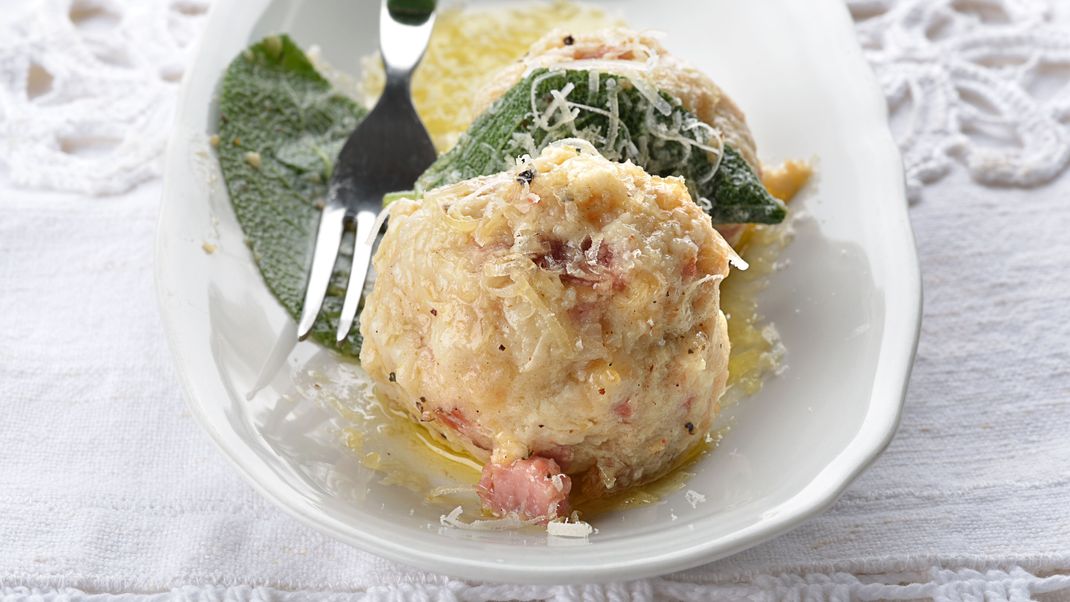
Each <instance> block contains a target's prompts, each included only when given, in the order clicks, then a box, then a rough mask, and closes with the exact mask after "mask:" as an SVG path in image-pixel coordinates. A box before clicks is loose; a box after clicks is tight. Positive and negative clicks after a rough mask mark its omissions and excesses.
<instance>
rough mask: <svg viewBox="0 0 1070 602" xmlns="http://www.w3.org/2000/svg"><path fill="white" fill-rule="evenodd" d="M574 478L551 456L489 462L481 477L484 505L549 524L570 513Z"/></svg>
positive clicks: (481, 492) (498, 512) (481, 495)
mask: <svg viewBox="0 0 1070 602" xmlns="http://www.w3.org/2000/svg"><path fill="white" fill-rule="evenodd" d="M571 490H572V481H571V480H570V479H569V478H568V475H566V474H564V473H562V472H561V468H560V467H559V466H558V465H557V462H555V461H553V460H552V459H550V458H543V457H540V456H532V457H530V458H528V459H526V460H516V461H514V462H513V463H512V464H509V465H508V466H502V465H499V464H494V463H493V462H488V463H487V464H486V465H485V466H484V467H483V478H482V479H480V480H479V487H478V488H477V491H478V492H479V499H480V500H482V502H483V507H484V508H486V509H487V510H490V511H491V512H493V513H494V514H495V515H497V516H505V515H507V514H510V513H515V514H517V515H518V516H519V517H520V518H521V519H523V520H531V519H537V520H538V522H539V523H540V524H545V523H546V522H548V521H550V520H551V519H554V518H557V517H559V516H566V515H568V494H569V491H571Z"/></svg>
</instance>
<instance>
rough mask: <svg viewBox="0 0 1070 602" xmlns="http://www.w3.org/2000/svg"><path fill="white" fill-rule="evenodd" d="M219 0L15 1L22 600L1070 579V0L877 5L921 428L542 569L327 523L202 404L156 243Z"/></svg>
mask: <svg viewBox="0 0 1070 602" xmlns="http://www.w3.org/2000/svg"><path fill="white" fill-rule="evenodd" d="M204 1H205V0H170V1H164V0H127V1H125V2H124V1H120V0H38V1H25V0H5V1H4V2H3V3H2V6H0V8H2V10H0V22H2V23H0V410H2V417H0V595H2V596H3V598H4V599H5V600H7V599H12V600H14V599H23V598H29V599H36V600H75V599H86V598H91V597H92V598H94V599H100V600H104V599H105V598H106V597H107V596H108V595H115V596H121V597H123V598H124V599H131V600H132V599H135V598H137V599H141V598H151V599H158V600H163V599H171V598H174V599H180V600H239V599H240V600H247V599H271V600H290V599H299V598H300V599H305V598H311V599H336V598H337V599H341V598H343V597H346V598H348V597H356V598H360V597H363V598H365V599H369V600H402V599H420V600H497V599H510V598H514V599H522V600H542V599H552V600H561V601H565V600H580V599H588V600H648V599H669V600H672V599H679V600H716V599H752V600H772V599H789V600H825V599H828V600H848V599H857V600H874V599H884V598H891V599H900V600H912V599H935V600H977V601H981V600H988V601H997V600H1008V601H1009V600H1015V601H1019V600H1027V599H1032V598H1036V599H1042V600H1054V599H1058V598H1059V597H1060V596H1062V597H1068V596H1070V233H1068V232H1070V176H1067V175H1061V174H1063V172H1064V170H1065V167H1066V165H1067V162H1068V158H1070V127H1068V121H1070V87H1067V81H1068V77H1070V6H1067V5H1066V4H1061V5H1058V6H1054V7H1052V6H1049V5H1048V4H1047V3H1045V2H1043V1H1041V0H971V1H969V2H964V1H956V2H951V1H950V0H904V1H901V2H898V3H895V2H893V1H892V0H887V1H885V0H858V1H856V2H854V3H853V5H852V9H853V11H854V13H855V15H856V18H857V20H858V29H859V35H860V37H861V39H862V41H863V43H864V45H865V46H866V47H867V49H869V55H870V58H871V60H872V62H873V64H874V66H875V68H876V69H877V72H878V75H879V76H880V79H881V81H882V83H883V85H884V86H885V88H886V91H887V93H888V96H889V99H890V102H891V103H892V104H893V106H895V107H896V108H897V109H898V110H897V112H896V113H895V117H894V118H893V123H894V125H895V126H896V129H897V130H898V131H899V135H900V139H901V141H902V145H903V148H904V153H905V158H906V164H907V169H908V179H909V182H910V185H911V194H912V196H913V198H914V199H915V200H916V202H915V203H914V205H913V207H912V209H911V215H912V218H913V222H914V226H915V229H916V232H917V238H918V246H919V251H920V255H921V261H922V269H923V272H924V278H925V290H926V307H925V320H924V326H923V331H922V338H921V343H920V347H919V350H918V359H917V364H916V367H915V370H914V377H913V380H912V383H911V387H910V392H909V397H908V400H907V405H906V411H905V414H904V416H903V420H902V426H901V427H900V430H899V433H898V435H897V437H896V439H895V440H894V442H893V443H892V444H891V446H890V447H889V449H888V450H887V452H886V453H885V454H884V455H883V456H882V457H881V458H880V459H879V460H878V461H877V462H876V464H874V466H873V467H872V468H871V469H870V470H869V471H868V472H866V473H865V474H864V475H863V476H862V477H861V478H859V479H858V481H857V482H855V483H854V484H853V485H852V486H851V487H850V489H849V490H848V491H847V492H846V493H845V494H844V495H843V497H842V498H841V499H840V500H839V501H838V502H837V503H836V504H835V506H833V507H832V509H830V510H829V511H828V512H826V513H824V514H823V515H821V516H820V517H818V518H815V519H813V520H811V521H809V522H808V523H806V524H805V525H804V526H802V527H800V528H798V529H796V530H795V531H793V532H791V533H789V534H787V535H784V536H782V537H780V538H778V539H775V540H773V541H771V542H769V543H766V544H764V545H761V546H759V547H756V548H753V549H751V550H749V551H747V552H744V553H742V554H739V555H737V556H734V557H731V558H728V559H725V560H722V561H719V562H715V563H712V564H710V565H707V566H704V567H701V568H697V569H693V570H689V571H685V572H682V573H679V574H674V575H668V576H665V577H663V578H659V579H651V580H644V581H639V582H632V583H618V584H603V585H589V586H575V587H564V586H562V587H529V586H510V585H495V584H479V583H471V582H463V581H458V580H453V579H450V578H447V577H443V576H437V575H431V574H426V573H422V572H419V571H416V570H412V569H408V568H405V567H403V566H399V565H395V564H392V563H389V562H387V561H384V560H382V559H379V558H377V557H375V556H373V555H371V554H366V553H363V552H360V551H357V550H354V549H352V548H349V547H347V546H345V545H342V544H339V543H336V542H334V541H332V540H329V539H327V538H325V537H323V536H321V535H319V534H317V533H315V532H312V531H311V530H309V529H307V528H305V527H303V526H301V525H300V524H298V523H297V522H295V521H294V520H292V519H290V518H289V517H288V516H286V515H284V514H283V513H282V512H280V511H278V510H276V509H275V508H274V507H273V506H271V505H270V504H268V503H267V502H265V501H264V500H263V499H261V498H260V497H259V496H258V495H257V494H256V493H254V492H253V491H252V490H251V489H250V488H249V487H248V486H246V485H245V484H244V483H243V482H242V481H241V480H240V479H239V478H238V476H237V475H236V474H235V472H234V471H233V470H232V469H231V468H230V467H229V466H228V465H227V464H226V463H225V462H224V460H223V458H222V457H221V455H220V454H218V453H217V452H216V451H215V449H214V448H213V447H212V446H211V444H210V443H209V441H208V439H207V437H205V436H204V435H202V434H201V432H200V431H199V429H198V428H197V426H196V425H195V424H194V421H193V419H192V418H191V417H190V415H189V413H188V412H187V410H186V407H185V405H184V403H183V401H182V398H181V393H180V391H179V386H178V383H177V381H176V379H175V375H174V370H173V368H172V365H171V358H170V357H169V354H168V352H167V349H166V345H165V342H164V340H163V334H162V331H161V327H160V321H159V317H158V315H157V310H156V302H155V299H154V295H153V284H152V245H153V235H154V226H155V222H156V217H157V212H158V209H159V206H158V204H159V198H160V183H159V180H158V174H159V169H160V167H159V165H160V162H159V157H160V153H161V149H162V144H163V143H164V141H165V139H166V135H167V130H168V126H169V116H170V111H171V109H172V104H173V100H174V94H175V90H176V81H177V80H178V79H179V78H180V76H181V72H182V65H183V64H184V63H185V61H186V59H187V58H188V57H187V56H186V55H187V53H188V49H189V45H190V42H191V40H193V38H194V37H195V35H196V32H197V31H198V29H199V25H200V24H201V23H202V22H203V13H204V10H205V8H206V5H205V4H204ZM97 595H100V596H102V597H99V598H97V597H96V596H97Z"/></svg>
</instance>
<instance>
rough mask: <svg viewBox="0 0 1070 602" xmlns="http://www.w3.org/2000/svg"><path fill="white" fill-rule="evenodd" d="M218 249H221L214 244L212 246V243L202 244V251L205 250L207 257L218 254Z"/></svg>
mask: <svg viewBox="0 0 1070 602" xmlns="http://www.w3.org/2000/svg"><path fill="white" fill-rule="evenodd" d="M218 248H219V247H217V246H215V245H213V244H212V243H210V242H202V243H201V249H202V250H203V251H204V252H205V254H207V255H211V254H212V253H215V252H216V249H218Z"/></svg>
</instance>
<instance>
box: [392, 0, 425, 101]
mask: <svg viewBox="0 0 1070 602" xmlns="http://www.w3.org/2000/svg"><path fill="white" fill-rule="evenodd" d="M434 10H435V2H434V1H433V0H383V5H382V8H381V10H380V11H379V54H380V55H382V57H383V68H384V69H385V70H386V79H387V84H388V85H389V83H390V80H391V79H394V80H401V81H404V82H406V85H407V83H408V80H409V78H411V77H412V72H413V70H414V69H416V66H417V65H419V64H420V59H422V58H423V56H424V52H425V51H426V50H427V43H428V41H429V40H430V39H431V30H432V29H433V28H434V25H435V12H434Z"/></svg>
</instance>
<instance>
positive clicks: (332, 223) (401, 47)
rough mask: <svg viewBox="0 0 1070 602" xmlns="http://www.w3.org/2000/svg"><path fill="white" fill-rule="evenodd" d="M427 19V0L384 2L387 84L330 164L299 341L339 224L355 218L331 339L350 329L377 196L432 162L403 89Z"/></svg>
mask: <svg viewBox="0 0 1070 602" xmlns="http://www.w3.org/2000/svg"><path fill="white" fill-rule="evenodd" d="M434 23H435V14H434V2H431V1H429V0H383V4H382V8H381V9H380V13H379V52H380V54H382V57H383V67H384V70H385V71H386V87H385V88H384V89H383V95H382V96H380V97H379V101H378V102H377V103H376V104H375V107H374V108H373V109H372V110H371V112H370V113H368V115H367V116H365V117H364V120H363V121H361V122H360V123H359V124H358V125H357V128H356V129H355V130H353V133H352V134H350V135H349V139H348V140H346V143H345V145H344V146H343V147H342V151H341V152H340V153H338V160H337V161H336V162H335V165H334V173H333V174H332V175H331V182H330V186H329V187H328V189H327V200H326V202H325V205H324V207H323V213H322V214H321V215H320V223H319V230H318V231H317V232H316V248H315V251H314V253H313V255H312V269H311V271H310V272H309V276H308V285H307V288H306V289H305V303H304V306H302V308H301V320H300V321H299V322H298V326H297V336H298V338H300V339H302V340H303V339H304V338H305V337H307V336H308V333H309V332H311V330H312V326H313V324H315V322H316V316H317V315H318V314H319V312H320V308H321V306H322V305H323V298H324V296H326V294H327V285H328V284H329V283H330V280H331V272H332V270H333V269H334V262H335V260H336V259H337V257H338V248H339V247H340V246H341V242H342V232H343V230H344V227H345V223H346V222H347V221H352V222H355V225H356V238H355V242H354V246H353V265H352V267H351V269H350V272H349V285H348V286H347V287H346V296H345V300H344V301H343V303H342V314H341V316H340V317H339V318H338V331H337V333H336V337H337V340H338V341H342V340H344V339H345V338H346V337H347V336H348V335H349V330H350V329H351V328H352V327H353V318H354V317H355V316H356V314H357V305H358V304H359V302H360V295H361V291H362V290H363V289H364V281H365V279H367V277H368V264H369V262H370V261H371V255H372V245H373V244H374V243H375V236H376V234H378V233H377V232H373V231H372V229H373V228H374V227H375V218H376V216H377V215H378V213H379V211H380V210H381V209H382V200H383V195H384V194H386V193H388V192H396V191H399V190H408V189H410V188H412V185H413V183H414V182H415V181H416V178H417V177H419V175H420V174H421V173H423V171H424V170H425V169H427V167H428V166H429V165H431V163H432V162H434V160H435V157H436V153H435V147H434V145H432V143H431V137H430V136H429V135H428V133H427V129H426V128H425V127H424V125H423V123H422V122H421V121H420V118H419V116H417V114H416V109H415V107H413V104H412V96H411V94H410V84H411V80H412V72H413V70H414V69H415V68H416V65H418V64H419V63H420V59H421V58H423V55H424V51H425V50H426V49H427V42H428V39H429V38H430V37H431V28H432V27H433V26H434Z"/></svg>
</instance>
